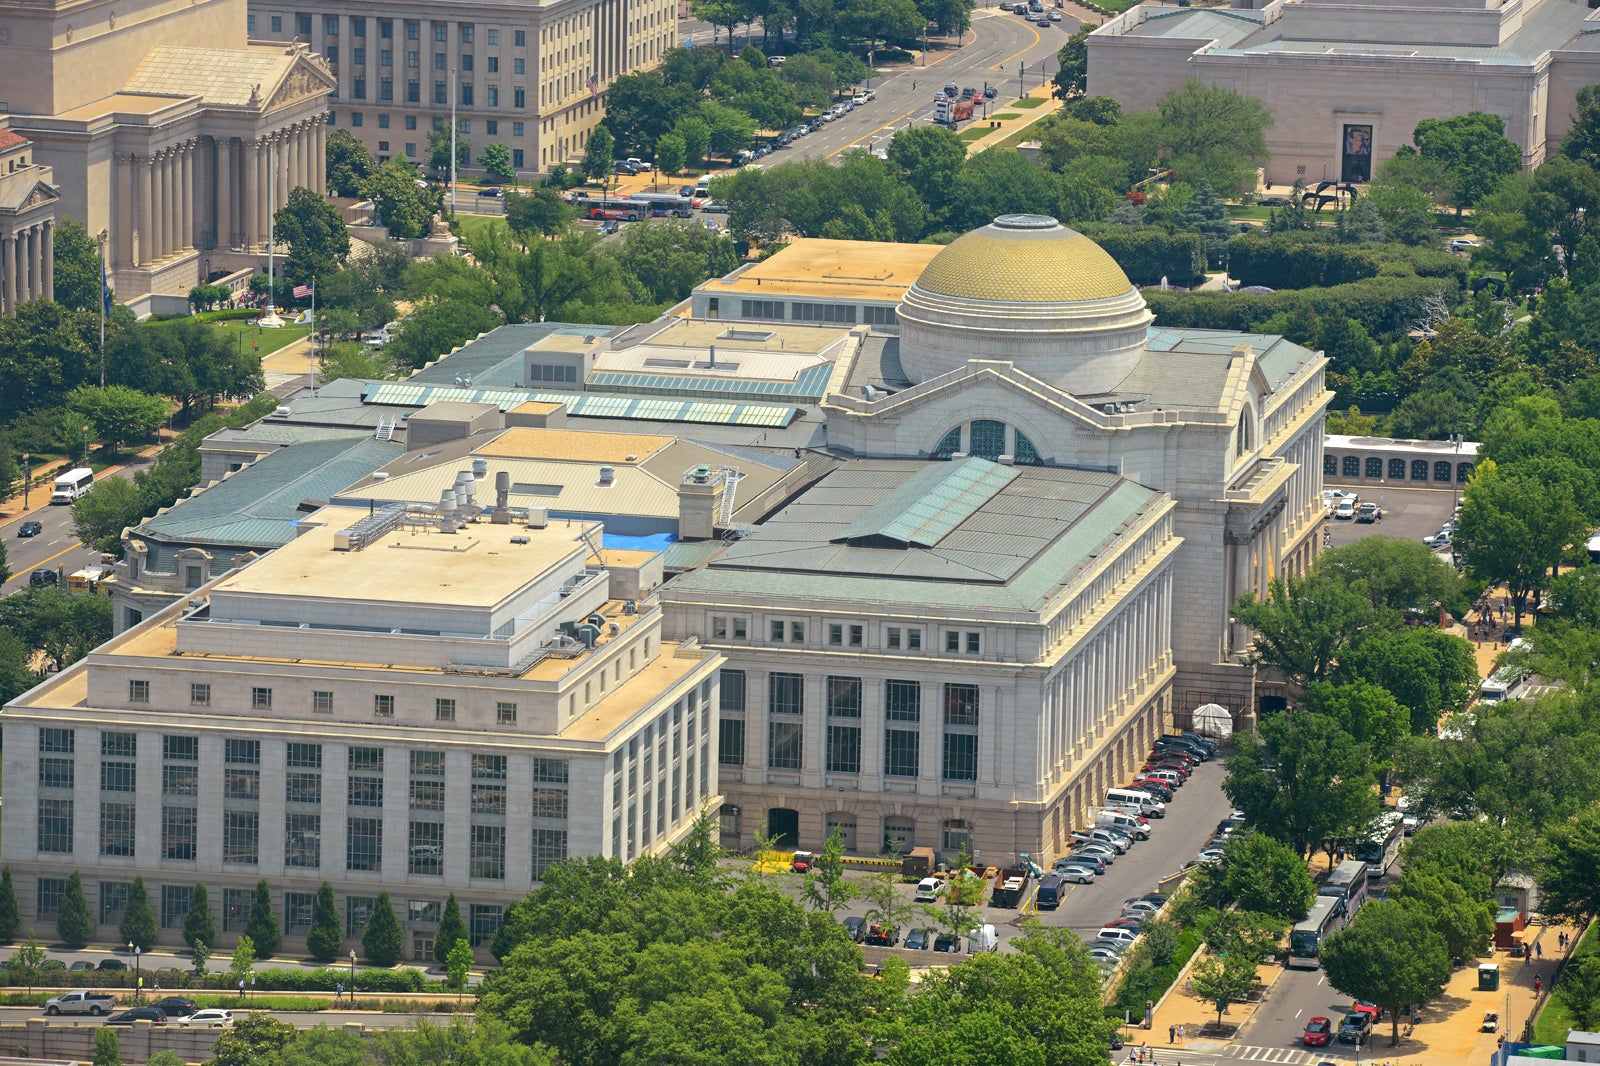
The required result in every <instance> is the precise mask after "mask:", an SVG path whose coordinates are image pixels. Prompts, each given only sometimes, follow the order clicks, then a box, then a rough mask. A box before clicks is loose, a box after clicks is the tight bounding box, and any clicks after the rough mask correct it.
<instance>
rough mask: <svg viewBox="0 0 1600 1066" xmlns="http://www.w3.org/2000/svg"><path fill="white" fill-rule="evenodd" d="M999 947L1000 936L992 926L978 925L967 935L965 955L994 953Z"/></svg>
mask: <svg viewBox="0 0 1600 1066" xmlns="http://www.w3.org/2000/svg"><path fill="white" fill-rule="evenodd" d="M999 946H1000V935H999V934H998V933H996V932H995V929H994V926H992V925H980V926H978V928H976V929H974V930H973V931H972V932H971V933H969V934H967V953H968V954H969V955H976V954H977V953H978V952H980V951H994V950H995V949H996V948H998V947H999Z"/></svg>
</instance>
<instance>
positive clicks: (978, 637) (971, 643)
mask: <svg viewBox="0 0 1600 1066" xmlns="http://www.w3.org/2000/svg"><path fill="white" fill-rule="evenodd" d="M982 650H983V635H982V634H981V633H968V634H967V654H968V655H977V654H978V653H979V652H981V651H982Z"/></svg>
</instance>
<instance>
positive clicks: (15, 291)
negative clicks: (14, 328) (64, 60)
mask: <svg viewBox="0 0 1600 1066" xmlns="http://www.w3.org/2000/svg"><path fill="white" fill-rule="evenodd" d="M32 149H33V144H32V142H30V141H29V140H28V139H27V138H26V137H22V136H19V135H18V134H15V133H12V132H11V131H10V130H7V129H6V128H5V127H4V125H3V124H0V315H14V314H16V313H17V305H18V304H19V303H26V302H28V301H29V300H48V299H51V298H53V297H54V296H55V266H56V250H55V226H56V222H55V218H56V203H57V201H58V200H59V199H60V197H59V196H58V195H57V193H56V191H55V189H54V187H53V186H52V184H51V182H52V180H53V179H54V175H53V174H52V173H51V170H50V168H49V167H46V166H40V165H39V164H38V163H37V162H35V161H34V158H33V151H32Z"/></svg>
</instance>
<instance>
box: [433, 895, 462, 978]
mask: <svg viewBox="0 0 1600 1066" xmlns="http://www.w3.org/2000/svg"><path fill="white" fill-rule="evenodd" d="M457 940H467V923H466V922H464V921H462V920H461V904H459V903H457V902H456V894H455V893H454V892H452V893H450V896H449V898H448V899H446V900H445V901H444V917H442V918H440V919H439V930H438V932H437V933H436V934H435V935H434V940H433V957H434V961H436V962H440V963H445V964H448V963H449V962H450V949H451V948H453V947H455V944H456V941H457ZM467 942H468V944H470V943H471V941H470V940H468V941H467Z"/></svg>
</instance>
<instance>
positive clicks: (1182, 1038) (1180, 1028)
mask: <svg viewBox="0 0 1600 1066" xmlns="http://www.w3.org/2000/svg"><path fill="white" fill-rule="evenodd" d="M1188 1038H1189V1034H1188V1033H1187V1032H1185V1031H1184V1027H1183V1026H1181V1025H1180V1026H1178V1043H1180V1044H1181V1043H1183V1042H1184V1041H1185V1040H1187V1039H1188Z"/></svg>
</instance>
